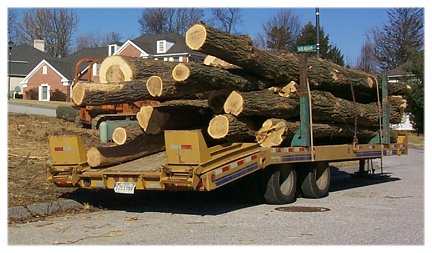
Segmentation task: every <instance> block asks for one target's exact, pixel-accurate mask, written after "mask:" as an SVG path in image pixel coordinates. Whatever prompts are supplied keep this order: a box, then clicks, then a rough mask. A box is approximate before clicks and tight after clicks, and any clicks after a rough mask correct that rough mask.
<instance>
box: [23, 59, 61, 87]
mask: <svg viewBox="0 0 432 253" xmlns="http://www.w3.org/2000/svg"><path fill="white" fill-rule="evenodd" d="M43 64H46V65H48V66H49V67H50V68H51V69H52V70H54V72H55V73H56V74H57V75H59V76H60V77H61V78H62V80H63V79H64V80H69V79H67V78H66V77H65V76H64V75H62V73H60V72H59V71H58V70H57V69H55V68H54V67H53V66H52V65H51V64H49V62H47V61H46V60H45V59H43V60H42V61H41V62H39V64H38V65H36V67H34V68H33V69H32V71H30V73H28V74H27V75H26V77H24V79H23V80H22V81H21V83H22V84H27V83H28V80H29V79H30V78H31V77H32V76H33V75H34V74H35V73H36V72H37V71H38V70H39V69H40V68H41V67H42V66H43Z"/></svg>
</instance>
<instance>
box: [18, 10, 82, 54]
mask: <svg viewBox="0 0 432 253" xmlns="http://www.w3.org/2000/svg"><path fill="white" fill-rule="evenodd" d="M77 24H78V18H77V15H76V13H75V11H73V10H68V9H32V10H30V11H27V12H25V13H24V16H23V20H22V24H21V27H20V28H21V30H22V34H21V35H20V38H19V40H20V41H23V42H25V43H27V44H30V45H31V44H32V43H33V40H35V39H42V40H44V41H45V49H46V51H47V52H48V53H49V54H51V55H52V56H55V57H59V58H61V57H64V56H66V55H67V54H68V53H69V51H70V47H71V38H72V33H73V32H74V31H75V30H76V27H77Z"/></svg>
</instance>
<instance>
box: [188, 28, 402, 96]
mask: <svg viewBox="0 0 432 253" xmlns="http://www.w3.org/2000/svg"><path fill="white" fill-rule="evenodd" d="M186 45H187V46H188V47H189V48H190V49H192V50H196V51H200V52H203V53H205V54H209V55H212V56H215V57H217V58H220V59H222V60H224V61H227V62H229V63H231V64H235V65H237V66H239V67H241V68H243V69H244V70H247V71H249V72H251V73H252V74H254V75H257V76H259V77H261V78H264V79H269V80H273V81H275V82H276V83H284V84H286V83H289V82H291V81H295V82H297V83H299V58H298V55H297V54H291V53H289V54H283V55H282V56H279V55H275V54H271V53H268V52H265V51H261V50H259V49H257V48H255V47H254V46H253V43H252V40H251V39H250V38H249V37H248V36H235V35H231V34H228V33H225V32H222V31H220V30H217V29H215V28H213V27H210V26H206V25H204V24H196V25H193V26H192V27H191V28H190V29H189V30H188V31H187V32H186ZM308 78H309V83H310V88H311V90H314V89H320V90H325V91H329V92H332V93H333V94H335V95H336V96H338V97H341V98H345V99H348V100H353V98H352V97H353V95H352V92H351V87H352V88H353V90H354V96H355V99H356V102H362V103H367V102H371V101H376V98H377V96H376V92H377V91H376V87H377V86H380V79H379V78H378V77H376V76H374V75H371V74H369V73H366V72H363V71H359V70H353V69H348V68H344V67H342V66H339V65H337V64H335V63H333V62H331V61H328V60H323V59H317V58H314V57H310V59H309V60H308ZM390 94H394V93H392V92H390Z"/></svg>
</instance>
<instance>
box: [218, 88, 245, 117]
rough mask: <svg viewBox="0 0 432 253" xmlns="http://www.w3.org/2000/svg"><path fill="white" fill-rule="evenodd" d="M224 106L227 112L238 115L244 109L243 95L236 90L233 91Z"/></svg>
mask: <svg viewBox="0 0 432 253" xmlns="http://www.w3.org/2000/svg"><path fill="white" fill-rule="evenodd" d="M223 108H224V111H225V113H230V114H233V115H235V116H238V115H239V114H240V113H241V112H242V111H243V97H242V96H241V95H240V94H239V93H237V92H235V91H233V92H231V94H230V95H229V96H228V98H227V99H226V101H225V104H224V107H223Z"/></svg>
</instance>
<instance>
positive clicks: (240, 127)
mask: <svg viewBox="0 0 432 253" xmlns="http://www.w3.org/2000/svg"><path fill="white" fill-rule="evenodd" d="M256 123H257V122H253V120H251V119H248V118H242V119H238V118H236V117H234V116H233V115H230V114H224V115H217V116H215V117H214V118H213V119H212V120H211V121H210V123H209V125H208V128H207V132H208V134H209V135H210V136H211V137H212V138H214V139H224V140H226V141H229V142H255V141H256V142H257V143H258V144H260V145H261V146H262V147H275V146H279V145H290V141H291V140H292V138H293V137H294V134H295V133H296V131H297V130H298V129H299V128H300V122H289V121H286V120H283V119H273V118H272V119H268V120H266V121H264V123H263V124H262V126H261V128H260V127H259V126H258V127H257V125H256ZM377 133H378V132H377V128H372V129H370V128H362V127H359V128H357V132H356V133H355V132H354V128H350V127H348V126H347V125H344V124H324V123H314V124H313V134H314V141H315V142H316V143H315V144H321V145H324V144H341V143H351V142H352V141H353V138H354V135H355V134H356V137H357V139H358V140H359V142H360V143H367V142H368V141H369V140H370V139H372V138H373V137H375V135H377Z"/></svg>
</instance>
